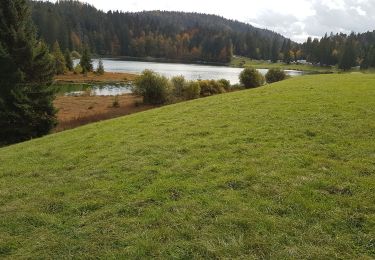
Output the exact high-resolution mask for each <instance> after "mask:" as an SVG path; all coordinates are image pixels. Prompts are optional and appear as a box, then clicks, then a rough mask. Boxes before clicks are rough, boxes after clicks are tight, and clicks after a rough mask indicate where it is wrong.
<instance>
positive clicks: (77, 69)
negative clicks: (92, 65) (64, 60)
mask: <svg viewBox="0 0 375 260" xmlns="http://www.w3.org/2000/svg"><path fill="white" fill-rule="evenodd" d="M82 71H83V69H82V67H81V65H79V64H77V66H75V68H74V74H81V73H82Z"/></svg>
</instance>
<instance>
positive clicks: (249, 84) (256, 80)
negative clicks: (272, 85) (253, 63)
mask: <svg viewBox="0 0 375 260" xmlns="http://www.w3.org/2000/svg"><path fill="white" fill-rule="evenodd" d="M264 81H265V79H264V77H263V75H262V74H261V73H260V72H259V71H257V70H256V69H253V68H246V69H244V70H243V71H242V72H241V74H240V82H241V84H242V85H243V86H244V87H245V88H256V87H260V86H262V85H264Z"/></svg>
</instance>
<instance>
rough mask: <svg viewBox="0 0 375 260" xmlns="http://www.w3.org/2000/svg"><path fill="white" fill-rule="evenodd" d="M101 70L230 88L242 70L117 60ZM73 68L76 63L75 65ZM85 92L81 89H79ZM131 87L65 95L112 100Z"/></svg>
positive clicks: (108, 61)
mask: <svg viewBox="0 0 375 260" xmlns="http://www.w3.org/2000/svg"><path fill="white" fill-rule="evenodd" d="M102 61H103V65H104V69H105V71H107V72H124V73H132V74H140V73H142V71H144V70H146V69H149V70H153V71H155V72H157V73H159V74H162V75H164V76H166V77H168V78H171V77H174V76H180V75H182V76H184V77H185V78H186V79H187V80H198V79H202V80H205V79H214V80H219V79H226V80H229V81H230V82H231V84H237V83H239V78H238V77H239V75H240V73H241V71H242V70H243V69H241V68H231V67H225V66H208V65H198V64H180V63H158V62H142V61H126V60H117V59H103V60H102ZM74 63H75V65H76V64H77V63H78V60H75V61H74ZM93 64H94V68H96V67H97V64H98V60H97V59H94V60H93ZM258 71H259V72H260V73H262V74H263V75H265V74H266V73H267V72H268V70H267V69H259V70H258ZM285 72H286V73H287V74H288V75H290V76H292V77H294V76H301V75H303V72H301V71H296V70H286V71H285ZM82 88H84V89H82ZM131 92H132V91H131V87H130V86H123V85H102V86H91V87H87V86H86V87H84V86H83V87H82V86H81V87H80V86H77V87H75V88H74V86H70V88H69V90H67V91H65V90H64V93H65V94H66V95H82V94H89V95H98V96H115V95H122V94H127V93H131Z"/></svg>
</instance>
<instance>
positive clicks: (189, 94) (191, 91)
mask: <svg viewBox="0 0 375 260" xmlns="http://www.w3.org/2000/svg"><path fill="white" fill-rule="evenodd" d="M183 93H184V97H185V98H186V99H196V98H199V96H200V94H201V87H200V86H199V84H198V82H197V81H190V82H188V83H186V84H185V86H184V90H183Z"/></svg>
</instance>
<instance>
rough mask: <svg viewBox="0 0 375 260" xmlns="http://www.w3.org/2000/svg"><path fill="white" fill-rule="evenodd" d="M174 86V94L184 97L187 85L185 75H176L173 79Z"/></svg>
mask: <svg viewBox="0 0 375 260" xmlns="http://www.w3.org/2000/svg"><path fill="white" fill-rule="evenodd" d="M171 83H172V87H173V89H174V95H175V96H176V97H182V96H183V91H184V89H185V87H186V80H185V78H184V76H176V77H173V78H172V79H171Z"/></svg>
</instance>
